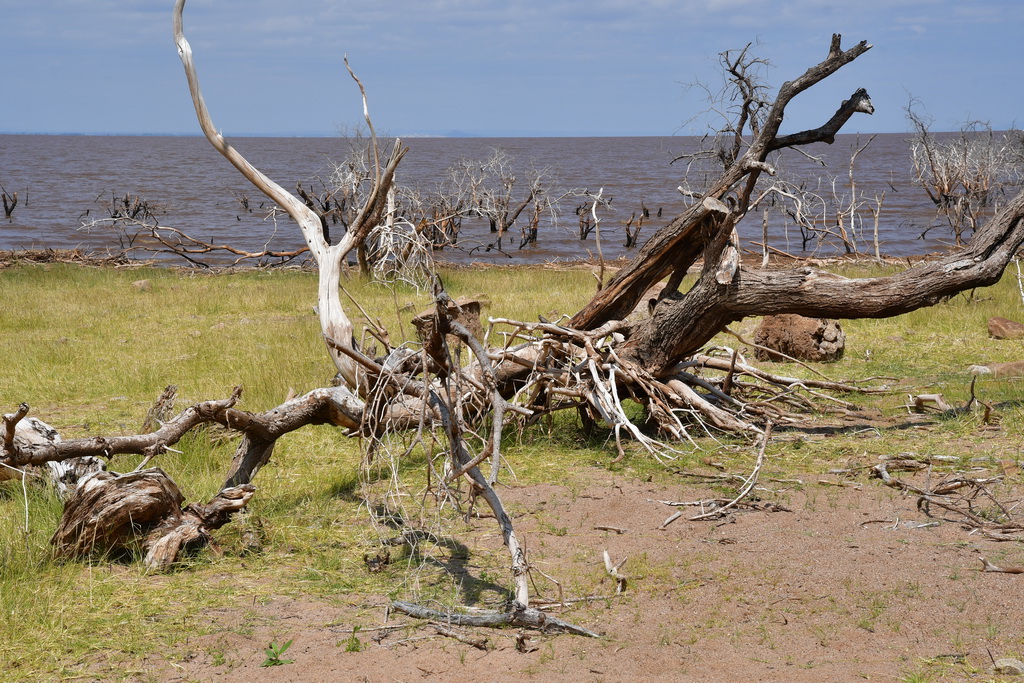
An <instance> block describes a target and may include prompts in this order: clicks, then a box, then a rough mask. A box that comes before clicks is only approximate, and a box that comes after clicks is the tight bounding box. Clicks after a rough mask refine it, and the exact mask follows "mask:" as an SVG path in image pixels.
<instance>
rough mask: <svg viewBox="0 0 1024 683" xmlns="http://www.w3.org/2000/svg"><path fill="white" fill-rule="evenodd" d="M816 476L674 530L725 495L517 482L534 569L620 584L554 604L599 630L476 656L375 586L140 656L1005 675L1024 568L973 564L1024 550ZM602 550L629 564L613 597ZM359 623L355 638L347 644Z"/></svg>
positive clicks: (272, 609) (190, 675) (568, 587)
mask: <svg viewBox="0 0 1024 683" xmlns="http://www.w3.org/2000/svg"><path fill="white" fill-rule="evenodd" d="M821 478H822V477H821V476H819V475H810V476H808V477H804V481H805V486H803V487H793V488H791V489H789V490H786V489H787V486H792V485H787V484H785V483H767V482H766V485H768V486H770V487H771V488H773V489H775V490H780V491H781V493H776V494H775V495H773V496H772V498H771V500H773V501H775V502H776V503H779V504H781V505H782V506H783V507H785V508H786V509H787V511H768V510H745V511H740V512H737V513H736V514H733V515H730V516H728V517H726V518H724V519H719V520H714V521H700V522H696V521H689V520H688V517H689V516H690V515H692V514H693V511H692V510H693V509H692V508H685V509H686V511H687V514H686V515H685V516H684V517H682V518H680V519H679V520H677V521H675V522H674V523H672V524H671V525H669V526H668V527H667V528H666V529H664V530H659V528H658V527H659V526H660V525H661V524H662V523H663V522H664V520H665V519H666V518H667V517H668V516H669V515H670V514H672V512H673V511H674V510H675V509H677V508H671V507H669V506H667V505H665V504H664V503H663V502H659V501H664V500H674V501H680V500H695V499H702V498H708V497H715V496H720V495H723V494H722V493H721V491H718V492H716V491H715V490H714V489H713V488H711V487H710V486H709V485H708V484H706V483H700V482H698V483H684V484H679V485H675V484H673V485H668V486H666V485H656V484H652V483H645V482H637V481H634V480H629V479H627V478H624V477H622V476H620V475H615V474H613V473H610V472H607V471H602V470H599V469H596V468H595V469H581V471H580V472H578V473H574V474H572V475H571V477H569V478H568V479H567V483H566V484H565V485H539V486H523V487H517V488H511V489H504V490H503V491H502V495H503V497H504V498H505V500H506V503H507V505H508V506H509V508H510V510H511V511H512V512H513V513H514V515H515V518H516V524H517V527H518V529H519V530H520V531H521V532H522V533H523V535H524V536H525V539H526V543H527V544H528V547H529V549H530V552H531V554H530V559H531V562H532V563H534V564H535V565H536V566H538V567H540V568H542V569H543V571H544V572H545V573H547V574H549V575H551V576H553V577H555V578H556V579H558V580H559V581H560V582H561V583H562V585H563V587H564V589H565V598H566V599H568V598H578V597H582V596H584V595H601V596H611V597H609V598H608V599H602V600H597V601H593V602H589V603H582V604H576V605H573V606H572V607H570V608H569V609H567V610H559V611H558V612H557V613H558V614H559V615H560V616H561V617H562V618H564V619H567V620H569V621H573V622H575V623H579V624H581V625H583V626H586V627H587V628H590V629H593V630H595V631H599V632H601V633H603V634H604V637H602V638H600V639H591V638H585V637H580V636H573V635H544V634H540V633H537V632H531V631H519V630H516V629H505V630H495V629H471V630H470V629H459V632H460V633H463V634H464V635H466V636H468V637H470V638H473V639H486V641H487V650H486V651H483V650H479V649H476V648H474V647H471V646H470V645H467V644H464V643H462V642H459V641H457V640H455V639H452V638H450V637H443V636H440V635H437V634H435V633H434V632H433V631H432V630H431V629H430V628H429V627H428V626H425V625H423V624H421V623H417V622H415V620H412V619H410V618H408V617H405V616H403V615H401V614H391V616H390V620H389V622H388V623H389V624H393V625H394V624H399V625H400V624H414V625H413V626H411V627H408V628H399V629H395V630H371V629H372V628H373V627H379V626H383V625H385V622H384V616H385V605H386V602H387V601H386V600H385V599H384V598H383V597H382V596H359V595H349V596H340V598H339V600H337V601H332V602H331V603H327V602H316V601H308V600H301V599H299V600H297V599H291V598H284V597H282V598H278V599H275V600H273V601H272V602H270V603H268V604H263V605H257V606H246V611H245V614H246V615H247V616H246V618H247V619H248V623H249V624H250V625H251V627H252V628H251V629H250V631H249V632H247V635H239V629H238V628H237V623H238V621H239V620H240V619H241V618H242V614H243V610H242V609H239V610H238V611H237V612H232V611H229V612H223V613H219V614H213V615H210V619H211V620H212V621H213V623H216V624H220V625H223V630H221V631H219V632H217V633H215V634H213V635H208V636H203V637H199V638H195V639H192V640H190V642H189V643H188V646H187V648H186V649H187V654H186V656H185V657H184V658H181V659H177V658H176V659H175V660H174V661H167V660H152V661H150V662H148V663H147V666H148V668H149V672H150V673H151V674H152V675H155V676H156V677H157V678H159V679H161V680H223V681H247V682H249V681H374V682H376V681H423V680H437V681H504V680H512V679H518V680H524V679H525V680H544V681H627V680H664V681H857V680H876V681H894V680H906V681H937V680H950V681H954V680H955V681H959V680H986V681H987V680H999V677H998V676H994V675H993V674H992V673H991V669H992V658H993V657H994V658H999V657H1008V656H1010V657H1019V656H1020V654H1021V653H1022V651H1024V638H1022V636H1024V609H1022V605H1024V600H1022V599H1021V595H1022V593H1024V575H1015V574H1003V573H990V572H981V571H980V569H981V566H982V565H981V562H980V560H979V559H978V558H979V555H980V554H984V555H986V556H987V557H988V558H989V559H990V560H992V561H993V562H997V563H999V564H1002V565H1017V566H1019V565H1024V549H1022V548H1021V547H1020V546H1019V544H1017V543H998V542H994V541H987V540H984V539H982V538H980V537H979V536H978V535H977V534H973V535H972V534H969V533H968V530H966V529H964V528H963V527H961V526H960V525H959V524H957V523H953V522H948V521H941V520H936V519H933V518H929V517H926V516H925V515H924V514H923V513H922V512H920V511H918V509H917V507H916V499H915V498H913V497H905V496H903V495H902V494H900V493H899V492H897V491H895V490H893V489H890V488H887V487H885V486H883V485H882V484H881V483H880V482H878V481H877V480H868V479H866V478H861V479H859V480H857V482H858V483H859V484H860V488H853V487H835V486H826V485H822V484H819V483H818V481H819V480H820V479H821ZM833 479H834V478H833ZM936 521H939V523H938V524H930V525H928V526H922V525H923V524H928V523H934V522H936ZM472 525H473V527H472V528H473V533H471V534H470V537H469V538H463V537H461V536H460V540H462V541H464V542H466V543H467V544H468V545H470V547H471V549H472V548H474V544H480V543H484V544H486V545H487V547H489V548H492V549H493V546H494V521H493V519H488V518H483V519H479V520H475V521H474V522H473V523H472ZM597 526H613V527H618V528H621V529H624V530H625V531H623V532H622V533H617V532H615V531H608V530H601V529H597V528H595V527H597ZM606 550H607V551H608V553H609V554H610V556H611V558H612V559H613V561H615V562H619V561H621V560H622V559H623V558H628V560H627V562H626V564H625V565H624V566H623V568H622V572H623V574H625V575H626V576H627V577H628V579H629V581H628V585H627V588H626V591H625V593H623V594H622V595H619V596H615V595H614V593H615V590H614V583H613V581H612V580H611V579H610V578H609V577H608V576H607V575H606V572H605V569H604V564H603V560H602V557H603V556H602V553H603V551H606ZM502 580H503V579H502ZM547 585H548V586H549V587H550V586H551V584H547ZM545 592H546V593H548V594H551V593H553V591H550V590H547V591H545ZM357 624H358V625H361V627H362V629H363V630H362V631H361V632H359V633H357V634H356V637H357V638H358V639H359V641H360V646H361V648H362V649H361V651H358V652H351V651H347V650H348V649H349V648H347V644H348V643H350V642H351V641H350V636H351V634H350V633H349V632H348V631H347V629H349V628H350V627H351V626H352V625H357ZM285 637H287V638H293V639H294V643H293V645H292V646H291V648H290V649H289V650H288V652H287V653H286V654H285V655H284V658H286V659H292V660H294V661H293V662H292V663H289V664H285V665H282V666H275V667H266V668H261V667H260V664H261V663H262V662H263V659H264V655H263V647H265V646H266V644H267V643H268V641H271V640H276V641H277V642H281V641H283V640H284V639H285ZM517 639H518V645H519V647H518V648H517Z"/></svg>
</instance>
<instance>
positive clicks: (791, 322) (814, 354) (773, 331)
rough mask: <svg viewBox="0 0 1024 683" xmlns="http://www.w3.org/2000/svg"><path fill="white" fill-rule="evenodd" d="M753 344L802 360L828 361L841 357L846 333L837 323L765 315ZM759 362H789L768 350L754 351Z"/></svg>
mask: <svg viewBox="0 0 1024 683" xmlns="http://www.w3.org/2000/svg"><path fill="white" fill-rule="evenodd" d="M754 343H755V344H757V345H758V346H763V347H766V348H768V349H771V350H772V351H778V352H780V353H784V354H786V355H787V356H790V357H792V358H796V359H797V360H801V361H816V362H829V361H837V360H839V359H841V358H842V357H843V351H845V349H846V334H845V333H844V332H843V328H842V327H841V326H840V325H839V322H838V321H835V320H826V319H824V318H805V317H804V316H802V315H795V314H792V313H785V314H782V315H769V316H765V318H764V320H762V321H761V324H760V325H759V326H758V328H757V331H756V332H755V333H754ZM754 356H755V357H756V358H757V359H758V360H762V361H763V360H773V361H788V360H789V359H788V358H784V357H782V356H780V355H778V354H776V353H772V352H771V351H765V350H763V349H756V350H755V351H754Z"/></svg>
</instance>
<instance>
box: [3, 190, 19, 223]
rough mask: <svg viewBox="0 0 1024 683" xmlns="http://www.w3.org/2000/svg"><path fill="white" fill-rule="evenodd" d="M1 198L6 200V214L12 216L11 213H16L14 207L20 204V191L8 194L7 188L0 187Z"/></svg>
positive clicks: (8, 216)
mask: <svg viewBox="0 0 1024 683" xmlns="http://www.w3.org/2000/svg"><path fill="white" fill-rule="evenodd" d="M0 198H2V199H3V202H4V216H5V217H7V218H10V217H11V214H12V213H14V207H16V206H17V205H18V193H17V192H15V193H14V194H7V189H6V188H4V187H0Z"/></svg>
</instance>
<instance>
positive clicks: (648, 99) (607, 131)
mask: <svg viewBox="0 0 1024 683" xmlns="http://www.w3.org/2000/svg"><path fill="white" fill-rule="evenodd" d="M172 7H173V0H0V17H2V26H0V64H2V65H3V71H2V83H3V86H2V91H0V132H38V133H175V134H181V133H186V134H191V133H196V132H197V131H198V127H197V124H196V122H195V114H194V112H193V110H192V107H191V102H190V100H189V98H188V91H187V87H186V85H185V78H184V75H183V71H182V68H181V63H180V62H179V60H178V57H177V53H176V51H175V49H174V45H173V42H172V40H171V10H172ZM1022 29H1024V2H1020V0H974V1H971V0H959V1H954V0H854V1H853V2H834V1H831V0H829V1H825V0H775V1H774V2H765V1H764V0H525V1H522V2H515V1H512V0H501V1H499V0H361V1H354V0H189V2H188V5H187V6H186V8H185V32H186V36H187V37H188V38H189V41H190V42H191V43H192V46H193V50H194V52H195V58H196V63H197V67H198V71H199V76H200V80H201V82H202V85H203V91H204V94H205V96H206V98H207V102H208V104H209V106H210V110H211V114H212V116H213V120H214V122H215V124H216V125H217V126H218V127H219V128H220V129H221V130H222V131H223V132H224V133H225V134H226V135H229V136H230V135H259V134H286V135H288V134H295V135H304V134H325V135H333V134H336V133H337V131H338V130H339V129H340V128H345V127H347V126H351V125H353V124H356V123H358V122H359V121H360V119H361V104H360V100H359V94H358V91H357V89H356V88H355V85H354V84H353V83H352V81H351V80H350V79H349V78H348V76H347V74H346V73H345V71H344V66H343V64H342V56H343V55H344V54H345V53H347V54H348V55H349V59H350V61H351V63H352V66H353V68H354V69H355V70H356V72H357V73H358V75H359V76H360V78H361V79H362V81H363V83H364V85H365V86H366V88H367V91H368V94H369V98H370V108H371V113H372V115H373V117H374V123H375V124H376V126H377V128H378V130H380V131H383V132H387V133H391V134H398V135H415V134H435V135H436V134H447V133H450V132H453V131H458V132H461V133H466V134H476V135H672V134H688V133H701V132H703V129H702V127H701V126H702V123H701V122H700V121H699V120H698V121H696V122H693V123H686V122H687V121H688V120H690V119H691V117H692V116H693V115H694V114H695V113H697V112H699V111H700V110H702V109H703V108H704V107H705V104H704V102H703V101H702V99H701V92H700V91H699V89H693V88H687V87H686V84H688V83H694V82H704V83H715V82H716V79H717V55H718V53H719V52H721V51H723V50H726V49H730V48H736V47H742V46H743V45H744V44H746V43H748V42H751V41H753V42H755V44H756V46H755V49H756V50H757V51H758V54H760V55H762V56H764V57H765V58H767V59H769V60H770V61H771V63H772V65H773V66H772V68H771V69H770V70H769V71H768V74H767V78H768V81H769V82H770V83H772V84H773V85H775V86H776V87H777V86H778V85H779V84H780V83H781V82H783V81H784V80H787V79H789V78H792V77H795V76H796V75H798V74H799V73H801V72H802V71H803V70H804V69H805V68H807V67H808V66H810V65H811V64H814V63H816V62H817V61H819V60H820V59H822V58H823V57H824V56H825V54H826V52H827V50H828V43H829V38H830V36H831V34H832V33H833V32H839V33H842V34H843V41H844V47H845V46H849V45H852V44H853V43H855V42H857V41H860V40H867V41H868V42H869V43H871V44H872V45H873V46H874V48H873V49H872V50H871V51H869V52H868V53H867V54H865V55H864V56H863V57H861V58H860V59H858V60H857V61H855V62H854V63H853V64H850V65H848V66H846V67H844V68H843V69H842V70H841V71H840V72H839V73H838V74H836V75H835V76H834V77H833V78H831V79H829V80H828V81H826V82H824V83H822V84H820V85H819V86H817V87H816V88H815V89H813V90H812V91H810V92H808V93H805V94H804V95H802V96H801V97H800V98H798V99H797V100H795V101H794V102H793V104H792V105H791V107H790V110H789V112H788V113H787V119H786V125H785V127H784V129H785V130H786V131H790V132H791V131H794V130H797V129H802V128H807V127H814V126H817V125H819V124H820V123H822V122H824V121H825V120H827V119H828V117H829V116H830V115H831V114H832V112H833V111H834V110H835V109H836V107H837V106H838V105H839V103H840V102H841V101H842V100H843V99H845V98H846V97H848V96H849V95H850V94H851V93H852V92H853V91H854V90H856V89H857V88H858V87H865V88H867V90H868V92H869V93H870V94H871V97H872V100H873V102H874V104H875V108H876V113H875V115H874V116H872V117H867V116H863V115H858V116H857V117H856V118H855V119H854V121H852V122H851V125H849V126H848V127H847V129H846V131H847V132H858V131H859V132H901V131H905V130H907V124H906V119H905V116H904V111H903V109H904V107H905V106H906V105H907V103H908V101H909V99H910V97H911V96H913V97H915V98H917V99H918V100H919V101H920V102H921V108H922V111H924V112H926V113H927V114H929V115H930V116H931V117H932V118H933V119H934V128H935V130H951V129H955V128H957V127H958V126H959V125H960V123H961V122H963V121H966V120H972V119H979V120H984V121H988V122H990V123H991V124H992V126H993V127H995V128H1006V127H1009V126H1011V125H1014V124H1016V125H1024V123H1021V122H1022V120H1024V115H1022V114H1024V88H1022V87H1021V84H1022V83H1024V78H1022V76H1021V72H1020V68H1021V67H1020V48H1019V44H1020V43H1019V41H1020V34H1021V31H1022Z"/></svg>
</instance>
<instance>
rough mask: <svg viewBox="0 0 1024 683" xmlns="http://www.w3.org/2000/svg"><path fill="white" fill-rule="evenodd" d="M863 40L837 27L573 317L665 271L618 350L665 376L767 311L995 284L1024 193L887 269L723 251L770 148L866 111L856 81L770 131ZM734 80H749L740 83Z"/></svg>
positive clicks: (910, 306) (822, 132) (581, 322)
mask: <svg viewBox="0 0 1024 683" xmlns="http://www.w3.org/2000/svg"><path fill="white" fill-rule="evenodd" d="M869 48H870V46H869V45H867V44H866V43H863V42H862V43H859V44H857V45H856V46H855V47H853V48H851V49H849V50H846V51H843V50H842V49H841V48H840V38H839V36H838V35H835V36H833V38H832V44H831V47H830V50H829V55H828V57H826V59H825V60H824V61H822V62H821V63H820V64H818V65H816V66H814V67H812V68H810V69H808V70H807V71H806V72H805V73H804V74H803V75H801V76H800V77H799V78H797V79H795V80H794V81H790V82H787V83H785V84H784V85H783V86H782V88H781V89H780V91H779V94H778V95H777V97H776V98H775V100H774V102H772V105H771V109H770V112H769V114H768V115H767V117H766V119H765V122H764V124H763V126H761V128H760V130H755V131H754V132H755V134H754V136H753V138H752V140H751V142H750V144H749V147H747V149H746V152H745V153H744V154H742V155H741V156H740V155H739V154H737V158H736V159H735V161H734V162H732V163H731V164H730V165H729V167H728V168H726V169H725V171H724V172H723V174H722V176H721V177H720V178H719V179H718V180H717V181H715V182H714V183H713V184H712V185H711V187H710V189H709V190H708V191H707V192H706V193H705V194H704V195H703V197H702V198H701V200H700V201H698V202H697V203H695V204H694V205H693V206H691V207H690V208H689V209H687V210H686V211H684V212H683V213H682V214H680V215H679V216H678V217H677V218H676V219H674V220H673V221H671V222H670V223H669V224H668V225H666V226H665V227H663V228H662V229H660V230H659V231H658V232H657V233H655V234H654V235H653V236H652V237H651V239H650V240H648V242H647V243H646V244H645V245H644V246H643V248H641V249H640V250H639V251H638V252H637V254H636V256H635V257H634V258H633V259H631V260H630V262H629V263H628V264H627V265H626V266H625V267H624V268H623V269H622V270H621V271H619V272H618V273H617V274H616V275H615V277H614V278H613V279H612V280H611V282H610V283H609V284H608V286H607V287H605V288H604V289H603V290H602V291H601V292H599V293H598V295H597V296H595V297H594V298H593V299H592V300H591V301H590V302H589V303H588V304H587V305H586V306H585V307H584V308H583V309H582V310H581V311H579V312H578V313H577V314H576V315H575V316H574V317H573V319H572V321H571V325H572V326H573V327H576V328H577V329H594V328H596V327H598V326H599V325H602V324H604V323H607V322H608V321H610V320H616V319H625V317H626V316H627V315H629V313H630V312H631V311H632V310H633V309H634V308H635V306H636V305H637V303H638V302H639V301H640V299H641V297H642V296H643V295H644V293H645V292H646V291H647V290H648V289H649V288H650V287H651V286H652V285H654V284H655V283H656V282H658V281H659V280H661V279H663V278H665V277H668V278H669V280H668V284H667V286H666V287H665V288H664V289H663V290H662V292H661V294H660V295H659V300H658V302H657V304H656V305H655V307H654V310H653V314H652V315H651V316H650V317H649V318H647V319H645V320H642V321H639V322H636V323H632V324H630V325H629V326H628V327H627V328H626V329H625V330H624V334H625V335H626V337H627V338H628V340H627V342H626V344H625V346H624V348H623V350H622V355H623V356H624V357H625V358H627V359H629V360H630V361H632V362H633V363H635V364H637V365H638V366H639V367H641V368H643V369H644V370H645V371H647V372H649V373H651V374H652V375H655V376H667V375H671V374H673V373H674V371H675V370H674V369H675V367H676V365H677V364H678V363H680V362H681V361H684V360H685V359H687V358H688V357H689V356H692V355H693V354H694V353H696V352H697V351H698V350H699V349H700V348H701V347H702V346H704V345H705V344H706V343H707V342H708V341H709V340H711V338H712V337H714V336H715V335H716V334H718V333H719V332H721V331H722V330H723V329H724V328H725V326H726V325H728V324H729V323H731V322H733V321H736V320H740V319H742V318H745V317H749V316H761V315H770V314H777V313H799V314H801V315H806V316H813V317H828V318H865V317H887V316H893V315H899V314H901V313H906V312H908V311H912V310H915V309H917V308H921V307H924V306H931V305H933V304H935V303H937V302H938V301H940V300H941V299H942V298H944V297H947V296H950V295H952V294H955V293H956V292H960V291H963V290H965V289H968V288H971V287H978V286H983V285H989V284H993V283H995V282H997V281H998V280H999V278H1000V276H1001V275H1002V272H1003V269H1004V268H1005V267H1006V264H1007V263H1008V262H1009V260H1010V259H1011V258H1013V256H1014V254H1015V253H1016V251H1017V249H1018V248H1019V247H1020V245H1021V243H1022V241H1024V228H1022V227H1021V225H1020V223H1021V217H1022V216H1024V195H1022V196H1018V197H1017V198H1016V199H1014V200H1013V201H1011V202H1010V203H1009V204H1008V205H1007V206H1006V207H1005V208H1004V209H1003V211H1001V212H1000V213H999V214H998V215H997V216H996V217H994V218H993V219H992V220H991V221H990V222H989V223H988V225H986V226H985V228H983V229H982V230H980V231H979V232H978V233H977V234H976V235H975V236H974V239H973V240H972V241H971V243H970V244H969V245H968V246H967V247H966V248H965V249H963V250H961V251H958V252H954V253H952V254H950V255H949V256H947V257H945V258H943V259H941V260H939V261H934V262H924V263H921V264H919V265H918V266H915V267H913V268H910V269H908V270H906V271H904V272H902V273H900V274H898V275H894V276H891V277H886V278H871V279H860V280H851V279H846V278H842V277H839V276H836V275H831V274H829V273H825V272H822V271H818V270H814V269H812V268H806V267H805V268H797V269H792V270H779V271H768V270H756V269H752V268H746V267H742V266H741V265H740V264H739V262H738V258H737V254H736V252H735V249H734V248H733V249H731V248H730V246H729V244H730V241H734V240H735V232H734V231H735V228H736V224H737V223H738V222H739V221H740V220H742V219H743V217H744V215H745V213H746V210H747V207H748V204H749V202H750V198H751V194H752V192H753V190H754V187H755V185H756V183H757V180H758V178H759V176H760V175H761V174H762V173H769V174H772V173H774V171H773V169H772V168H771V167H770V166H769V165H768V164H767V163H766V159H767V157H768V154H769V153H770V152H773V151H775V150H779V149H782V148H786V147H792V146H795V145H804V144H809V143H811V142H827V143H831V142H833V141H834V139H835V135H836V133H837V132H838V131H839V129H840V128H841V127H842V125H843V124H844V123H845V122H846V121H848V120H849V118H850V117H851V116H852V115H853V114H854V113H856V112H863V113H871V112H873V111H874V109H873V107H872V105H871V102H870V99H869V98H868V95H867V93H866V92H865V91H864V90H863V89H861V90H858V91H857V92H855V93H854V94H853V96H852V97H851V98H850V99H849V100H846V101H845V102H843V103H842V105H841V106H840V107H839V109H838V110H837V111H836V113H835V114H834V115H833V116H832V118H831V119H829V121H827V122H826V123H825V124H823V125H822V126H820V127H819V128H815V129H812V130H806V131H803V132H800V133H796V134H792V135H786V136H779V135H778V130H779V126H780V125H781V123H782V120H783V115H784V111H785V108H786V106H787V105H788V104H789V102H790V100H792V98H793V97H794V96H795V95H797V94H798V93H800V92H802V91H803V90H806V89H807V88H809V87H811V86H812V85H814V84H815V83H817V82H819V81H820V80H822V79H824V78H826V77H828V76H829V75H831V74H832V73H835V71H836V70H837V69H839V68H840V67H842V66H843V65H845V64H848V63H849V62H851V61H853V60H854V59H856V58H857V57H858V56H860V55H861V54H863V53H864V52H866V51H867V50H868V49H869ZM732 66H734V67H735V64H734V65H732ZM732 73H733V75H734V76H736V77H737V78H738V79H746V78H747V77H746V75H745V74H742V73H740V71H739V70H736V69H734V70H733V71H732ZM743 83H746V84H747V85H748V86H749V83H747V82H746V81H745V80H744V81H743ZM741 128H742V127H741V126H739V127H738V128H737V130H739V129H741ZM739 148H740V145H739V141H737V150H739ZM701 258H702V259H703V266H702V269H701V272H700V274H699V276H698V279H697V282H696V284H695V285H694V286H693V287H692V288H691V289H690V290H689V291H688V292H686V293H680V292H679V291H678V285H679V284H680V282H681V281H682V278H683V276H684V275H685V274H686V270H687V269H688V268H690V267H691V266H692V265H693V264H694V263H696V262H697V260H698V259H701Z"/></svg>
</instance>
